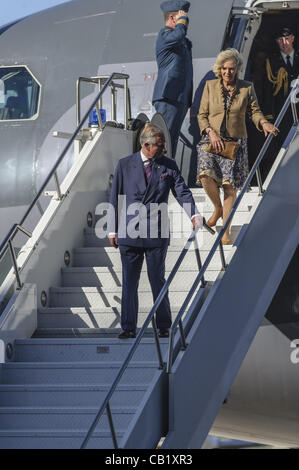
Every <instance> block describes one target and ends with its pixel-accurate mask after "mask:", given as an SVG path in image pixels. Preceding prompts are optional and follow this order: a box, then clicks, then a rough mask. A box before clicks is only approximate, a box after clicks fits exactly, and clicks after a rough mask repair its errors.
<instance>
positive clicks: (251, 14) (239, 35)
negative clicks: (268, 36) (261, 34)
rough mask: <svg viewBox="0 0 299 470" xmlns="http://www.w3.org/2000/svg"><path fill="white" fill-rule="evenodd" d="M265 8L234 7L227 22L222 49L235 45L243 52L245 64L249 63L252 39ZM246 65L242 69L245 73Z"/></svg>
mask: <svg viewBox="0 0 299 470" xmlns="http://www.w3.org/2000/svg"><path fill="white" fill-rule="evenodd" d="M264 11H266V10H265V9H264V8H251V7H233V8H232V10H231V12H230V17H229V20H228V23H227V28H226V31H225V35H224V39H223V44H222V48H221V49H226V48H228V47H234V48H235V49H237V50H238V51H240V52H241V54H242V56H243V61H244V64H246V63H247V61H248V57H249V53H250V49H251V45H252V41H253V38H254V36H255V35H256V33H257V31H258V29H259V27H260V24H261V21H262V14H263V12H264ZM245 70H246V66H245V67H243V71H241V76H242V73H243V77H244V74H245Z"/></svg>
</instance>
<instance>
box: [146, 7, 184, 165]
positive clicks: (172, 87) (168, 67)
mask: <svg viewBox="0 0 299 470" xmlns="http://www.w3.org/2000/svg"><path fill="white" fill-rule="evenodd" d="M189 8H190V2H187V1H185V0H171V1H166V2H163V3H162V4H161V9H162V11H163V12H164V18H165V26H164V27H163V28H162V29H161V31H160V32H159V35H158V39H157V43H156V58H157V64H158V77H157V81H156V84H155V89H154V94H153V104H154V106H155V108H156V111H157V112H159V113H161V114H163V116H164V118H165V120H166V122H167V125H168V128H169V132H170V136H171V144H172V157H173V158H174V157H175V153H176V147H177V142H178V137H179V132H180V129H181V126H182V123H183V121H184V118H185V116H186V113H187V111H188V108H189V107H190V106H191V104H192V92H193V66H192V54H191V48H192V43H191V41H189V39H188V38H187V37H186V34H187V29H188V24H189V18H188V11H189ZM168 156H169V157H170V156H171V155H168Z"/></svg>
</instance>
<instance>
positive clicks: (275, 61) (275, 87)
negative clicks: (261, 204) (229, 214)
mask: <svg viewBox="0 0 299 470" xmlns="http://www.w3.org/2000/svg"><path fill="white" fill-rule="evenodd" d="M274 38H275V42H276V44H277V46H278V51H277V52H276V53H274V54H273V55H271V56H270V57H267V58H266V63H265V72H264V80H263V93H262V102H261V103H260V105H261V108H262V111H263V113H264V115H265V117H266V119H268V120H269V121H271V122H273V123H274V122H275V120H276V118H277V116H278V114H279V113H280V110H281V108H282V107H283V105H284V102H285V100H286V98H287V96H288V95H289V93H290V91H291V84H292V81H293V80H294V79H296V78H297V77H298V75H299V54H298V52H296V51H295V50H294V40H295V34H294V31H293V29H292V28H290V27H287V26H283V27H281V28H279V29H278V30H277V31H276V33H275V36H274ZM297 111H298V112H299V106H298V105H297ZM292 124H293V115H292V110H291V106H290V107H289V109H288V110H287V112H286V114H285V116H284V118H283V120H282V121H281V123H280V125H279V130H280V134H279V136H278V137H277V138H276V139H273V141H272V142H271V144H270V147H269V149H268V151H267V152H266V154H265V156H264V159H263V160H262V165H261V172H262V176H263V179H264V178H265V177H266V175H267V174H268V172H269V170H270V168H271V166H272V164H273V162H274V160H275V158H276V156H277V153H278V151H279V149H280V148H281V146H282V144H283V142H284V140H285V138H286V136H287V134H288V132H289V130H290V128H291V126H292Z"/></svg>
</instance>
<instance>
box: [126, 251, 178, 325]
mask: <svg viewBox="0 0 299 470" xmlns="http://www.w3.org/2000/svg"><path fill="white" fill-rule="evenodd" d="M167 247H168V246H167V245H165V244H164V246H162V247H154V248H145V247H136V246H126V245H119V250H120V255H121V262H122V270H123V275H122V279H123V288H122V302H121V327H122V329H123V330H124V331H133V332H135V331H136V327H137V315H138V292H137V291H138V284H139V279H140V274H141V268H142V264H143V260H144V256H145V258H146V264H147V274H148V278H149V282H150V286H151V290H152V294H153V300H154V301H155V300H156V298H157V297H158V295H159V293H160V291H161V289H162V287H163V285H164V283H165V278H164V276H165V258H166V254H167ZM151 307H152V305H150V304H149V305H148V306H147V310H148V313H149V312H150V309H151ZM156 322H157V327H158V328H159V329H161V328H169V327H170V326H171V312H170V303H169V298H168V293H166V295H165V297H164V298H163V300H162V302H161V304H160V306H159V307H158V308H157V311H156Z"/></svg>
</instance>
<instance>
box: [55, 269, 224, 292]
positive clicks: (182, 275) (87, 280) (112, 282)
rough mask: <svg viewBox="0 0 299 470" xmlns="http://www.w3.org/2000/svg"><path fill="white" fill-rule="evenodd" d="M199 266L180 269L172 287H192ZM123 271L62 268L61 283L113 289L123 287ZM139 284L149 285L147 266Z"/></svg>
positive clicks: (212, 277)
mask: <svg viewBox="0 0 299 470" xmlns="http://www.w3.org/2000/svg"><path fill="white" fill-rule="evenodd" d="M198 271H199V270H198V267H197V266H196V265H194V267H193V269H192V268H190V269H188V270H186V269H185V270H181V271H178V272H177V274H176V276H175V277H174V279H173V281H172V284H171V288H172V290H176V289H178V288H181V287H182V288H184V289H185V288H187V287H189V288H190V285H192V284H193V282H194V281H195V279H196V277H197V275H198ZM218 272H219V271H218V270H208V272H207V276H206V277H207V280H208V281H214V280H215V279H216V277H217V275H218ZM169 275H170V271H167V272H166V273H165V279H168V277H169ZM121 283H122V271H121V269H118V270H114V269H111V268H108V267H105V266H103V267H92V266H89V267H75V268H62V270H61V284H62V286H63V287H101V288H103V289H111V288H112V287H121ZM139 285H140V286H141V287H142V286H149V280H148V276H147V271H146V266H144V267H143V271H142V272H141V276H140V282H139Z"/></svg>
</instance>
